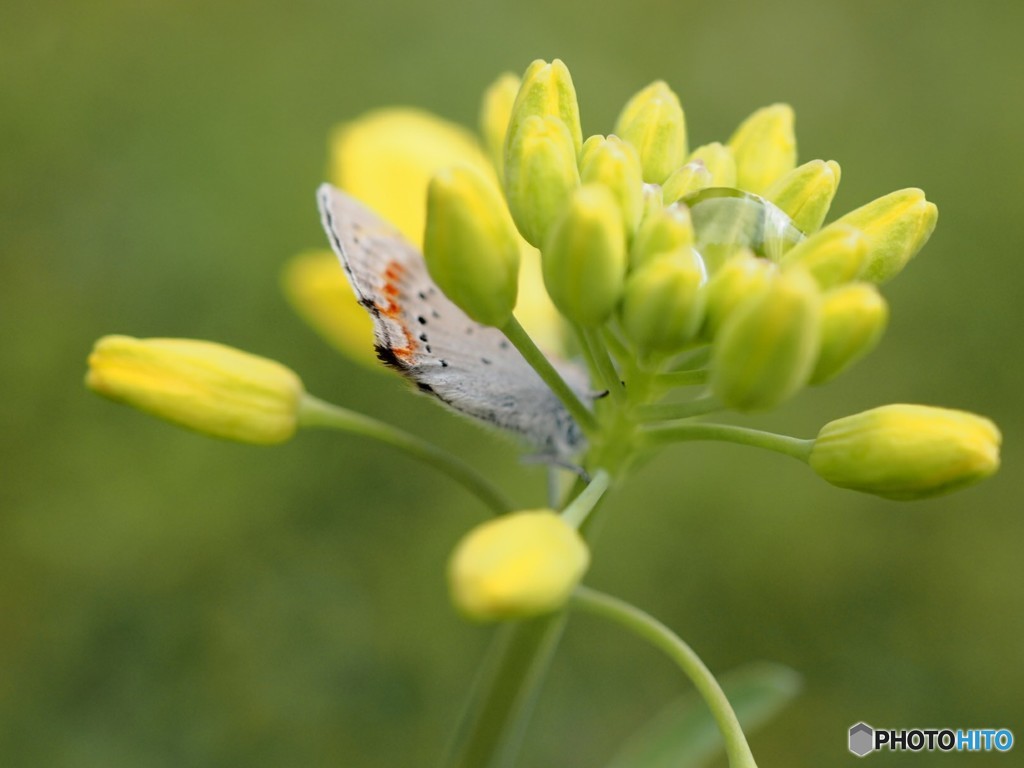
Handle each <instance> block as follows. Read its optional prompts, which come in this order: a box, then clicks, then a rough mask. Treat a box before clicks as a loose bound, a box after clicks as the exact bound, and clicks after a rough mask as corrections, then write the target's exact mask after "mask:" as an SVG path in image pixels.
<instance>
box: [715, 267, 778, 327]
mask: <svg viewBox="0 0 1024 768" xmlns="http://www.w3.org/2000/svg"><path fill="white" fill-rule="evenodd" d="M777 273H778V270H777V269H776V267H775V265H774V264H773V263H772V262H770V261H768V260H767V259H761V258H758V257H757V256H755V255H754V254H753V253H751V252H750V251H748V250H743V251H741V252H740V253H738V254H736V255H735V256H733V257H732V258H731V259H729V260H728V261H727V262H726V263H725V264H724V265H723V266H722V268H721V269H719V270H718V271H717V272H716V273H715V274H714V275H713V276H712V278H711V280H710V281H709V282H708V284H707V287H706V288H705V290H704V292H705V294H706V308H705V316H704V327H703V328H702V329H701V336H702V337H703V338H705V339H709V340H710V339H713V338H715V336H717V335H718V330H719V328H721V327H722V323H723V322H725V319H726V318H727V317H729V315H731V314H732V312H733V310H734V309H735V308H736V307H738V306H739V305H740V304H742V303H745V302H747V301H752V300H753V299H754V298H755V297H757V296H759V295H760V294H761V293H763V292H764V291H766V290H768V286H769V285H770V284H771V282H772V280H774V279H775V276H776V274H777Z"/></svg>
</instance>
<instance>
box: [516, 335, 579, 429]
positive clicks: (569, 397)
mask: <svg viewBox="0 0 1024 768" xmlns="http://www.w3.org/2000/svg"><path fill="white" fill-rule="evenodd" d="M501 332H502V333H504V334H505V337H506V338H507V339H508V340H509V341H511V342H512V346H514V347H515V348H516V349H518V350H519V353H520V354H521V355H522V356H523V357H524V358H526V362H528V363H529V364H530V365H531V366H532V368H533V369H534V370H535V371H537V373H538V374H539V375H540V377H541V378H542V379H543V380H544V383H545V384H547V385H548V386H549V387H550V388H551V391H552V392H554V393H555V394H556V395H557V396H558V399H559V400H561V401H562V403H563V404H564V405H565V407H566V409H567V410H568V411H569V413H571V414H572V417H573V418H574V419H576V423H577V424H579V425H580V428H581V429H582V430H583V431H584V432H586V433H588V434H593V433H594V432H595V431H596V430H597V421H596V420H595V419H594V414H593V413H591V412H590V411H589V410H588V409H587V407H586V406H585V405H583V403H582V402H580V399H579V398H578V397H577V396H576V393H575V392H573V391H572V389H571V388H570V387H569V385H568V384H566V383H565V379H563V378H562V376H561V374H559V373H558V371H556V370H555V367H554V366H553V365H552V364H551V361H550V360H548V359H547V358H546V357H545V356H544V353H543V352H541V351H540V350H539V349H538V348H537V345H536V344H534V343H533V339H531V338H530V335H529V334H528V333H527V332H526V330H525V329H524V328H523V326H521V325H520V324H519V321H518V320H516V318H515V315H513V316H512V317H510V318H509V321H508V322H507V323H506V324H505V325H504V326H503V327H502V329H501Z"/></svg>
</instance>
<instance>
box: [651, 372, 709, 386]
mask: <svg viewBox="0 0 1024 768" xmlns="http://www.w3.org/2000/svg"><path fill="white" fill-rule="evenodd" d="M709 374H710V371H708V369H707V368H695V369H693V370H691V371H669V372H668V373H661V374H658V378H657V379H655V381H657V383H658V386H660V387H664V388H665V389H675V388H676V387H692V386H694V385H698V384H707V383H708V375H709Z"/></svg>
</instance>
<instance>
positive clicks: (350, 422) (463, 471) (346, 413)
mask: <svg viewBox="0 0 1024 768" xmlns="http://www.w3.org/2000/svg"><path fill="white" fill-rule="evenodd" d="M299 425H300V426H302V427H326V428H328V429H337V430H339V431H342V432H348V433H350V434H353V435H360V436H362V437H369V438H372V439H374V440H379V441H380V442H382V443H387V444H388V445H390V446H392V447H394V448H397V449H398V450H400V451H404V452H405V453H407V454H409V455H410V456H412V457H413V458H416V459H419V460H420V461H422V462H423V463H424V464H427V465H429V466H431V467H434V468H435V469H437V470H439V471H441V472H443V473H444V474H446V475H448V477H450V478H452V479H453V480H455V481H456V482H458V483H460V484H462V486H463V487H464V488H465V489H466V490H467V491H469V492H470V493H472V494H474V495H475V496H476V497H477V498H479V499H480V500H481V501H482V502H483V503H484V504H486V505H487V506H488V507H490V508H491V509H492V510H493V511H494V512H495V513H497V514H504V513H505V512H510V511H511V510H512V509H514V507H513V505H512V504H511V503H510V502H509V500H508V499H506V498H505V496H504V495H503V494H502V493H501V491H499V490H498V489H497V488H496V487H495V486H494V485H493V484H492V483H491V482H490V481H489V480H488V479H487V478H486V477H484V476H483V475H481V474H480V473H479V472H477V471H476V470H475V469H473V468H472V467H471V466H469V465H468V464H466V463H465V462H464V461H462V459H460V458H458V457H456V456H453V455H452V454H450V453H447V452H446V451H443V450H442V449H440V448H438V447H437V446H436V445H434V444H433V443H429V442H427V441H426V440H423V439H422V438H419V437H416V436H415V435H410V434H409V433H408V432H405V431H403V430H401V429H399V428H398V427H393V426H391V425H390V424H385V423H384V422H382V421H377V420H376V419H373V418H370V417H369V416H364V415H363V414H361V413H356V412H355V411H350V410H348V409H347V408H342V407H341V406H337V405H333V404H332V403H328V402H325V401H323V400H320V399H319V398H316V397H313V396H312V395H308V394H307V395H304V396H303V398H302V402H301V403H300V405H299Z"/></svg>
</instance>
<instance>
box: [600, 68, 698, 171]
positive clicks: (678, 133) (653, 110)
mask: <svg viewBox="0 0 1024 768" xmlns="http://www.w3.org/2000/svg"><path fill="white" fill-rule="evenodd" d="M615 134H616V135H617V136H621V137H622V138H623V139H625V140H626V141H628V142H629V143H630V144H632V145H633V146H634V147H636V149H637V152H639V153H640V163H641V165H642V166H643V175H644V181H647V182H650V183H651V184H661V183H662V182H663V181H665V179H667V178H668V177H669V174H671V173H672V171H674V170H675V169H676V168H678V167H679V166H681V165H682V164H683V161H684V160H685V159H686V117H685V116H684V115H683V108H682V106H681V105H680V104H679V97H678V96H676V95H675V93H673V92H672V89H671V88H669V87H668V85H666V84H665V83H664V82H663V81H661V80H656V81H655V82H653V83H651V84H650V85H648V86H647V87H646V88H644V89H643V90H642V91H640V92H639V93H637V94H636V95H634V96H633V98H631V99H630V100H629V101H628V102H626V106H625V107H623V109H622V112H621V113H620V114H619V118H618V120H617V121H616V122H615Z"/></svg>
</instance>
